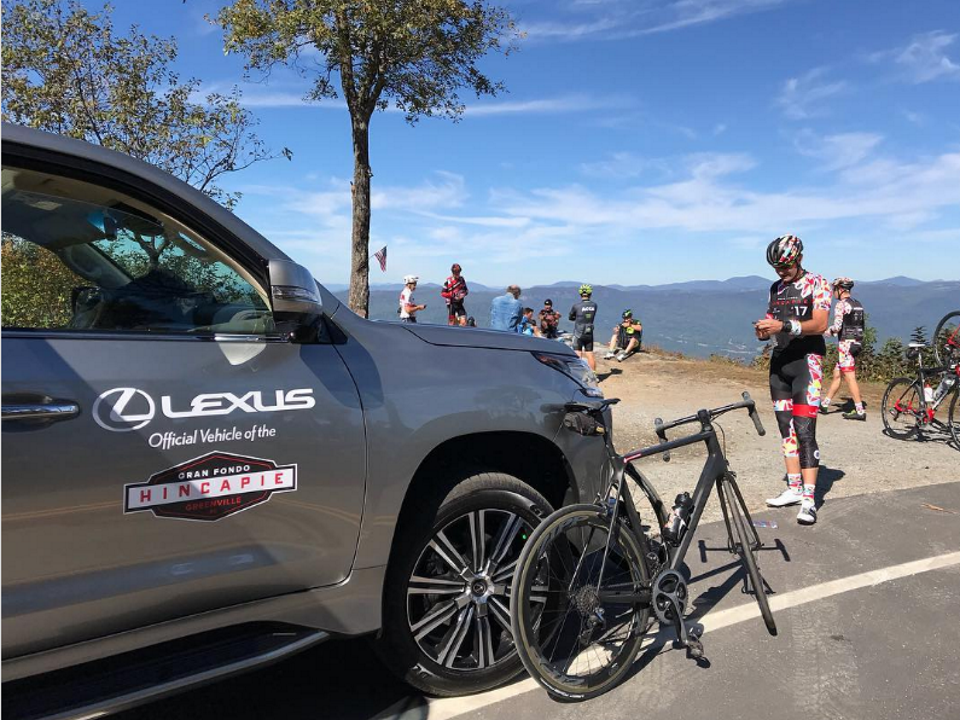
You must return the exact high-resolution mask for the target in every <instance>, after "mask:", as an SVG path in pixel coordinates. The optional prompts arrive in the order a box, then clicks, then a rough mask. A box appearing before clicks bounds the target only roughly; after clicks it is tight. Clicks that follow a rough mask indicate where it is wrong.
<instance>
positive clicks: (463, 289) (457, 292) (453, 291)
mask: <svg viewBox="0 0 960 720" xmlns="http://www.w3.org/2000/svg"><path fill="white" fill-rule="evenodd" d="M469 294H470V290H468V289H467V281H466V280H464V279H463V276H462V275H461V276H460V277H454V276H453V275H451V276H450V277H448V278H447V279H446V281H445V282H444V283H443V289H442V290H441V291H440V297H442V298H443V299H444V300H446V301H447V303H450V302H451V301H452V302H459V303H461V304H462V303H463V299H464V298H465V297H466V296H467V295H469Z"/></svg>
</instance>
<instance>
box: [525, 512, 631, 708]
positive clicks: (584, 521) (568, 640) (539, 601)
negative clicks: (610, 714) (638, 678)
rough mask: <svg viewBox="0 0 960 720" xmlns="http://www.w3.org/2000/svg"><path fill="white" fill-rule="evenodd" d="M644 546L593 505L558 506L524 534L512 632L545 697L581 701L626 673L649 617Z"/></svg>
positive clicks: (610, 685)
mask: <svg viewBox="0 0 960 720" xmlns="http://www.w3.org/2000/svg"><path fill="white" fill-rule="evenodd" d="M611 534H612V537H611ZM644 544H645V540H644V539H643V538H642V537H640V538H638V537H637V536H635V535H634V534H633V533H632V532H631V531H630V529H629V527H627V526H626V525H625V523H624V522H623V521H622V520H618V521H617V523H616V524H615V525H614V524H612V523H611V519H610V518H609V517H607V516H606V515H605V514H604V513H603V511H602V509H601V508H600V507H598V506H597V505H574V506H571V507H567V508H561V509H560V510H558V511H556V512H555V513H553V514H552V515H550V516H549V517H548V518H547V519H546V520H544V521H543V522H542V523H541V524H540V525H539V526H538V527H537V529H536V530H535V531H534V532H533V534H532V535H531V536H530V539H529V540H528V541H527V545H526V547H525V548H524V549H523V552H522V553H521V554H520V559H519V561H518V563H517V571H516V573H515V575H514V579H513V590H514V593H515V597H514V600H513V606H512V624H513V633H514V640H515V642H516V647H517V652H518V654H519V655H520V659H521V661H522V662H523V665H524V667H526V669H527V671H528V672H529V673H530V675H531V676H532V677H533V679H534V680H536V681H537V682H538V683H539V684H540V685H541V686H543V688H544V689H546V690H547V692H548V693H550V694H552V695H555V696H559V697H563V698H569V699H577V700H586V699H588V698H592V697H595V696H597V695H599V694H601V693H603V692H605V691H607V690H609V689H610V688H612V687H613V686H615V685H616V684H617V683H618V682H619V681H620V680H621V679H622V678H623V677H624V676H625V675H626V673H627V672H628V671H629V670H630V668H631V666H632V664H633V661H634V659H635V658H636V656H637V653H638V652H639V650H640V644H641V642H642V641H643V634H644V632H645V631H646V629H647V626H648V623H649V618H650V606H649V576H648V570H647V565H646V561H645V553H644V548H643V547H642V545H644ZM608 547H609V552H607V548H608ZM604 558H605V559H604ZM601 567H602V568H603V569H602V578H601ZM644 592H646V602H640V601H639V599H638V595H642V594H643V593H644Z"/></svg>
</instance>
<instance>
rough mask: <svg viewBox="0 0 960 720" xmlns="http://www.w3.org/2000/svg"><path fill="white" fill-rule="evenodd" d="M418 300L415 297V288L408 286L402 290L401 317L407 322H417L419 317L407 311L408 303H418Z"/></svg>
mask: <svg viewBox="0 0 960 720" xmlns="http://www.w3.org/2000/svg"><path fill="white" fill-rule="evenodd" d="M416 304H417V301H416V300H414V299H413V290H411V289H410V288H408V287H405V288H403V290H401V291H400V319H401V320H404V321H407V322H416V321H417V319H416V317H414V315H413V314H412V313H408V312H407V307H406V306H407V305H416Z"/></svg>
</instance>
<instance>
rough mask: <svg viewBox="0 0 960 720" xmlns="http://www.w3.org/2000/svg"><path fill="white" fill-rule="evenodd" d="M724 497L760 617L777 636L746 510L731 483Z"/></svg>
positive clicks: (772, 633) (726, 485)
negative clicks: (758, 607)
mask: <svg viewBox="0 0 960 720" xmlns="http://www.w3.org/2000/svg"><path fill="white" fill-rule="evenodd" d="M723 497H724V500H725V501H726V503H727V511H728V512H729V514H730V521H731V522H730V524H731V525H732V526H733V531H734V533H735V534H736V536H737V537H736V538H734V545H735V546H736V549H737V554H738V555H740V559H741V560H742V561H743V569H744V571H745V572H746V573H747V575H748V576H749V578H750V582H752V583H753V589H754V594H755V595H756V598H757V605H759V606H760V617H762V618H763V624H764V625H766V626H767V632H769V633H770V634H771V635H776V634H777V623H776V621H775V620H774V619H773V611H771V610H770V602H769V600H768V599H767V592H766V586H765V585H764V584H763V576H762V575H761V574H760V568H759V566H758V565H757V559H756V557H754V555H753V545H752V543H751V541H750V540H751V536H750V535H748V534H747V525H746V521H745V520H744V515H746V508H743V507H741V505H740V502H741V500H740V496H739V494H738V493H737V492H736V491H735V490H734V488H733V487H732V486H731V484H730V481H729V480H727V479H724V481H723Z"/></svg>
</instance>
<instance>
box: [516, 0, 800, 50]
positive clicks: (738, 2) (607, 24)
mask: <svg viewBox="0 0 960 720" xmlns="http://www.w3.org/2000/svg"><path fill="white" fill-rule="evenodd" d="M792 1H793V0H649V1H648V2H644V3H637V2H636V1H635V0H611V1H608V2H575V3H573V4H572V6H570V7H569V8H568V9H569V10H570V11H571V12H570V17H568V18H567V19H564V20H555V19H551V20H549V21H529V22H525V23H521V25H520V29H521V30H522V31H523V32H525V33H526V34H527V37H528V38H530V39H531V40H534V41H536V40H543V41H550V40H560V41H567V42H573V41H577V40H584V39H589V40H623V39H627V38H635V37H639V36H642V35H650V34H653V33H661V32H668V31H671V30H680V29H682V28H686V27H692V26H694V25H704V24H707V23H712V22H717V21H719V20H725V19H728V18H731V17H735V16H737V15H746V14H749V13H754V12H760V11H763V10H770V9H772V8H775V7H778V6H781V5H785V4H787V3H788V2H792ZM551 9H553V10H554V11H556V10H557V9H558V8H557V6H551Z"/></svg>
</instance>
